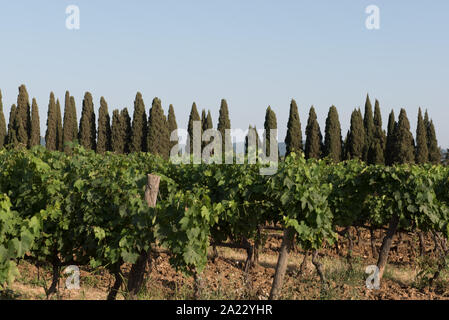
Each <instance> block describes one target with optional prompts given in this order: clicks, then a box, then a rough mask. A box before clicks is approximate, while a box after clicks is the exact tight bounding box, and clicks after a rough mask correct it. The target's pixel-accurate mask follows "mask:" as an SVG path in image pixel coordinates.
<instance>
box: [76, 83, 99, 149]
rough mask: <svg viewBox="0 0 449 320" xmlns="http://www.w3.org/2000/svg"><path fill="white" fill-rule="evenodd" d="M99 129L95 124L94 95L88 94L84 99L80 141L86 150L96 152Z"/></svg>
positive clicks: (79, 134)
mask: <svg viewBox="0 0 449 320" xmlns="http://www.w3.org/2000/svg"><path fill="white" fill-rule="evenodd" d="M96 131H97V129H96V123H95V113H94V104H93V100H92V94H91V93H90V92H86V93H85V94H84V99H83V109H82V111H81V119H80V128H79V133H78V140H79V143H80V145H81V146H83V147H84V148H85V149H90V150H96V141H95V139H96V136H97V132H96Z"/></svg>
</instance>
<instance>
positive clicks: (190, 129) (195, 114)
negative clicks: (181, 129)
mask: <svg viewBox="0 0 449 320" xmlns="http://www.w3.org/2000/svg"><path fill="white" fill-rule="evenodd" d="M193 121H201V119H200V115H199V114H198V109H197V108H196V103H195V102H194V103H193V104H192V110H190V116H189V124H188V125H187V133H188V136H187V145H186V152H188V153H189V154H193ZM201 134H202V132H201Z"/></svg>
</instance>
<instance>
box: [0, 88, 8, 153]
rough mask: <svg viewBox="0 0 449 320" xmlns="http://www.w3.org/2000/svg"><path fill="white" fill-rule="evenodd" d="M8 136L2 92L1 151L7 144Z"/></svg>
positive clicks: (0, 100) (0, 114)
mask: <svg viewBox="0 0 449 320" xmlns="http://www.w3.org/2000/svg"><path fill="white" fill-rule="evenodd" d="M7 134H8V133H7V132H6V121H5V114H4V113H3V102H2V92H1V91H0V149H1V148H3V146H4V145H5V144H6V137H7Z"/></svg>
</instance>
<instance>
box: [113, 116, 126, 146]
mask: <svg viewBox="0 0 449 320" xmlns="http://www.w3.org/2000/svg"><path fill="white" fill-rule="evenodd" d="M111 147H112V151H113V152H115V153H118V154H123V153H124V152H125V131H124V127H123V126H122V123H121V121H120V111H119V110H114V111H112V126H111Z"/></svg>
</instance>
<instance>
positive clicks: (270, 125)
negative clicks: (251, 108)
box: [264, 106, 279, 158]
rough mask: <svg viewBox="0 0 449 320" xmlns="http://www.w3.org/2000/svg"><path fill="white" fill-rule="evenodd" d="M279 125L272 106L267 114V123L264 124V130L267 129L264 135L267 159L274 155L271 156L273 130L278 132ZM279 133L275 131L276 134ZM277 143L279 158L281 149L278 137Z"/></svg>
mask: <svg viewBox="0 0 449 320" xmlns="http://www.w3.org/2000/svg"><path fill="white" fill-rule="evenodd" d="M277 128H278V125H277V119H276V114H275V113H274V111H273V110H272V109H271V107H270V106H268V108H267V111H266V113H265V122H264V129H265V134H264V148H265V149H264V150H265V151H264V152H265V155H266V156H267V157H271V156H272V155H271V154H270V152H271V130H272V129H274V130H277ZM276 132H277V131H275V133H276ZM275 141H276V153H277V154H276V158H278V157H279V147H278V140H277V135H276V136H275Z"/></svg>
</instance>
